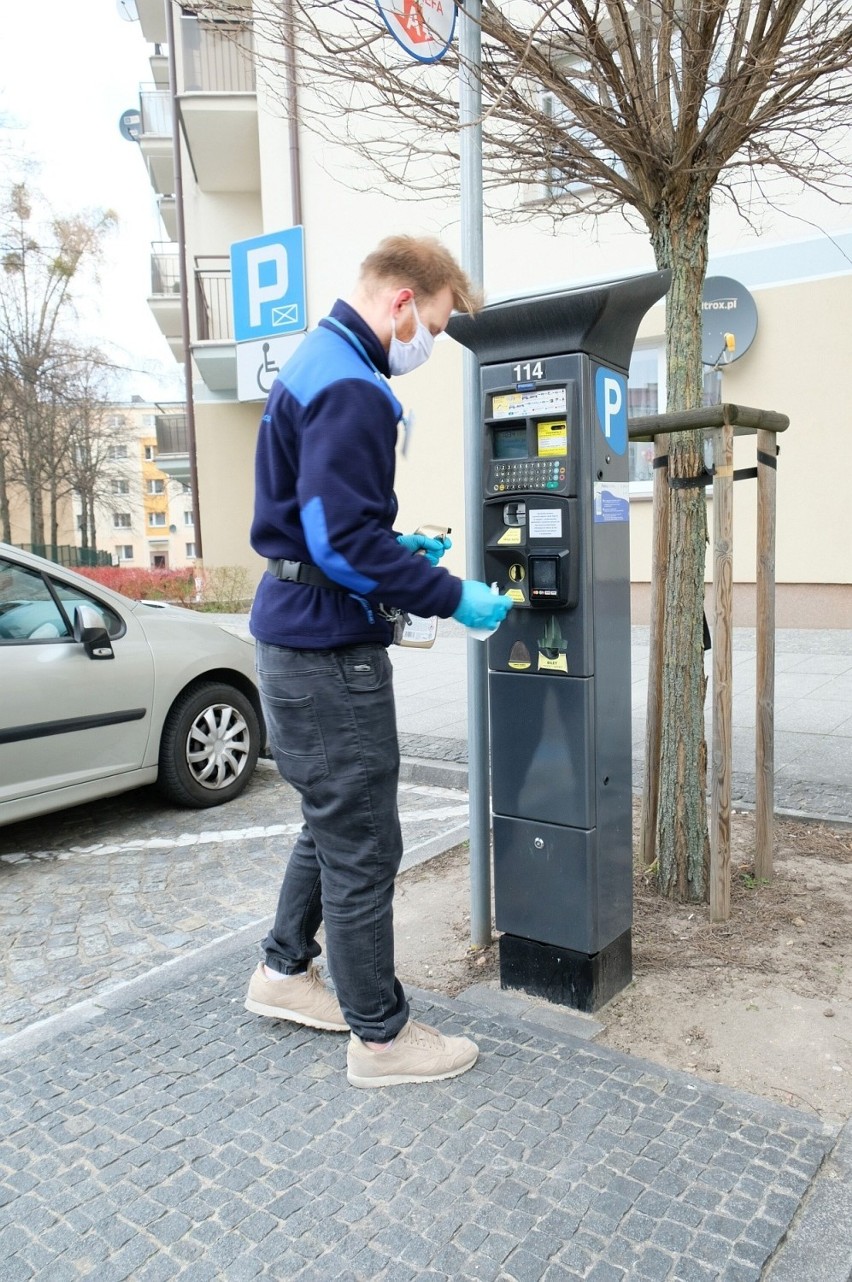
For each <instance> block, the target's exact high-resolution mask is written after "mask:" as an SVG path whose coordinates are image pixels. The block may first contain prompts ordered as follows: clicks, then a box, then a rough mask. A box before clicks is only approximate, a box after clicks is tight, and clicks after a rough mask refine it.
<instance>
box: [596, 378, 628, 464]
mask: <svg viewBox="0 0 852 1282" xmlns="http://www.w3.org/2000/svg"><path fill="white" fill-rule="evenodd" d="M595 410H596V412H597V418H598V426H599V427H600V429H601V431H602V432H603V434H604V437H605V438H606V441H607V444H608V445H609V446H610V448H611V449H612V450H613V451H614V453H616V454H623V453H624V451H625V450H626V449H627V379H626V378H625V377H624V375H623V374H616V372H615V370H611V369H604V368H603V367H602V366H601V367H599V369H598V371H597V373H596V374H595Z"/></svg>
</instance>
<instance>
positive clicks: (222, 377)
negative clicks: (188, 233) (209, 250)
mask: <svg viewBox="0 0 852 1282" xmlns="http://www.w3.org/2000/svg"><path fill="white" fill-rule="evenodd" d="M195 315H196V332H197V341H196V342H195V343H193V345H192V355H193V359H194V361H195V364H196V365H197V367H198V372H199V373H200V375H201V377H202V378H203V379H204V382H205V383H206V385H207V387H208V388H209V389H210V391H211V392H235V391H236V387H237V345H236V342H235V341H234V318H233V309H232V300H231V268H230V260H229V259H228V257H227V256H226V255H224V254H222V255H216V256H210V257H203V258H196V260H195Z"/></svg>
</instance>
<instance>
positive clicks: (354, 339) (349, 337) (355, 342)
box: [325, 316, 387, 383]
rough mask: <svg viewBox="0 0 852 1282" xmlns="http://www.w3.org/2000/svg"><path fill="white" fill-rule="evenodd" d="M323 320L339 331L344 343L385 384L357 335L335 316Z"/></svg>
mask: <svg viewBox="0 0 852 1282" xmlns="http://www.w3.org/2000/svg"><path fill="white" fill-rule="evenodd" d="M325 319H326V320H327V321H328V323H329V325H333V326H334V328H335V329H336V330H339V331H340V333H341V334H342V335H343V337H344V338H345V339H346V341H347V342H348V343H351V345H352V346H353V347H354V348H355V351H356V352H357V353H358V355H359V356H363V358H364V360H365V361H366V362H367V364H368V365H369V366H370V369H371V370H372V371H373V373H374V374H375V375H376V377H377V378H380V379H382V381H383V382H385V383H386V382H387V379H386V378H385V376H384V374H383V373H382V371H381V370H380V369H379V367H378V365H377V364H376V362H375V361H374V360H373V358H372V356H371V355H370V353H369V352H368V351H367V349H366V347H365V346H364V344H363V343H362V342H361V340H360V338H359V337H358V335H357V334H353V333H352V330H351V329H349V327H348V326H347V325H344V324H343V322H342V321H339V320H338V319H337V317H336V316H326V317H325Z"/></svg>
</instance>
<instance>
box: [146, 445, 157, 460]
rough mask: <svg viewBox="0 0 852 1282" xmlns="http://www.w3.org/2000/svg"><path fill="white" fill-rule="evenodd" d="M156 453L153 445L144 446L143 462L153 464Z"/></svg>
mask: <svg viewBox="0 0 852 1282" xmlns="http://www.w3.org/2000/svg"><path fill="white" fill-rule="evenodd" d="M156 453H157V447H156V446H155V445H146V446H145V462H146V463H153V461H154V455H155V454H156Z"/></svg>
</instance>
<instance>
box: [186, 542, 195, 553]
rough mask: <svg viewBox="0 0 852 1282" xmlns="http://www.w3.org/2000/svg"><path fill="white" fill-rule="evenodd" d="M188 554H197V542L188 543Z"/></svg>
mask: <svg viewBox="0 0 852 1282" xmlns="http://www.w3.org/2000/svg"><path fill="white" fill-rule="evenodd" d="M186 555H187V556H195V544H194V543H187V545H186Z"/></svg>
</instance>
